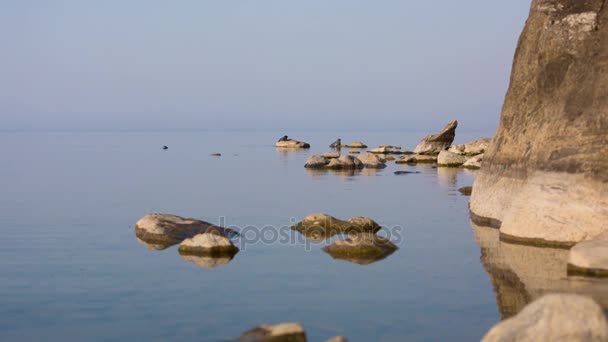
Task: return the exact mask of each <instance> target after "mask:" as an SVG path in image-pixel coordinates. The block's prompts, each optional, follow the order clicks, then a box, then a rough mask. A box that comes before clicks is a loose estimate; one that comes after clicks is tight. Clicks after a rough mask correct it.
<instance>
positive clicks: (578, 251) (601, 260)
mask: <svg viewBox="0 0 608 342" xmlns="http://www.w3.org/2000/svg"><path fill="white" fill-rule="evenodd" d="M568 274H576V275H585V276H594V277H608V240H591V241H583V242H579V243H577V244H576V245H575V246H574V247H572V249H570V253H569V255H568Z"/></svg>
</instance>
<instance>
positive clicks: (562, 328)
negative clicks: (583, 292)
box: [482, 294, 608, 342]
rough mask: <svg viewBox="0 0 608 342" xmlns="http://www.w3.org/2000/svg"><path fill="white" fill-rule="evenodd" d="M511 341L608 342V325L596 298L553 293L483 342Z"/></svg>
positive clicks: (494, 329)
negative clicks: (594, 299) (595, 300)
mask: <svg viewBox="0 0 608 342" xmlns="http://www.w3.org/2000/svg"><path fill="white" fill-rule="evenodd" d="M507 341H518V342H528V341H529V342H536V341H568V342H592V341H597V342H600V341H608V323H607V322H606V318H605V317H604V312H603V311H602V308H601V307H600V306H599V305H597V303H596V302H594V301H593V299H591V298H588V297H584V296H579V295H566V294H552V295H547V296H544V297H542V298H541V299H539V300H537V301H535V302H533V303H532V304H530V305H528V306H527V307H526V308H524V309H523V310H522V311H521V312H520V313H519V314H517V315H516V316H514V317H512V318H509V319H507V320H505V321H503V322H501V323H499V324H498V325H496V326H495V327H494V328H492V329H491V330H490V331H489V332H488V334H487V335H486V336H485V337H484V338H483V339H482V342H507Z"/></svg>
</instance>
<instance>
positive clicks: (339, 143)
mask: <svg viewBox="0 0 608 342" xmlns="http://www.w3.org/2000/svg"><path fill="white" fill-rule="evenodd" d="M329 147H330V148H340V147H342V139H338V140H336V141H334V142H333V143H332V144H331V145H329Z"/></svg>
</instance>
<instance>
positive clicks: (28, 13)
mask: <svg viewBox="0 0 608 342" xmlns="http://www.w3.org/2000/svg"><path fill="white" fill-rule="evenodd" d="M529 7H530V0H493V1H488V0H462V1H454V0H435V1H407V0H383V1H372V0H305V1H289V0H214V1H211V0H180V1H166V0H129V1H125V0H103V1H99V0H52V1H45V0H0V8H1V10H0V130H63V129H65V130H81V129H82V130H162V129H167V130H227V129H228V130H230V129H234V130H264V129H270V130H272V129H280V130H285V131H286V130H310V129H319V130H404V131H405V130H409V131H416V130H432V129H434V130H437V129H439V128H441V127H442V126H443V125H444V124H445V123H447V122H448V121H449V120H452V119H458V120H459V122H460V128H459V129H464V130H469V131H475V130H494V129H495V128H496V127H497V125H498V119H499V117H500V110H501V106H502V102H503V99H504V96H505V92H506V89H507V86H508V81H509V76H510V69H511V63H512V59H513V54H514V51H515V47H516V43H517V39H518V37H519V34H520V32H521V30H522V29H523V25H524V23H525V20H526V18H527V15H528V11H529Z"/></svg>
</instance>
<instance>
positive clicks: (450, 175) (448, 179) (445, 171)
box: [437, 167, 464, 188]
mask: <svg viewBox="0 0 608 342" xmlns="http://www.w3.org/2000/svg"><path fill="white" fill-rule="evenodd" d="M462 172H464V169H461V168H458V167H438V168H437V180H438V181H439V185H442V186H446V187H449V188H453V187H455V186H456V182H457V180H458V174H459V173H462Z"/></svg>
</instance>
